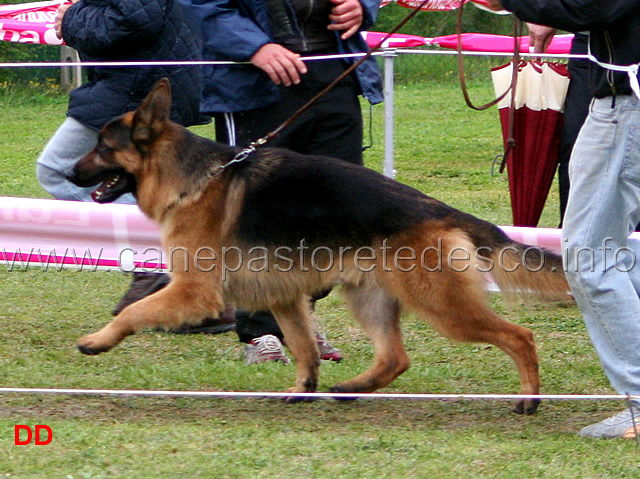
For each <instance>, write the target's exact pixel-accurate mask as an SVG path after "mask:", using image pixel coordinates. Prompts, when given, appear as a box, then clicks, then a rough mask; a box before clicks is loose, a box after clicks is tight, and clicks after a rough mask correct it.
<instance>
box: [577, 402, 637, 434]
mask: <svg viewBox="0 0 640 479" xmlns="http://www.w3.org/2000/svg"><path fill="white" fill-rule="evenodd" d="M638 433H640V407H639V406H637V405H635V404H634V405H632V406H631V407H629V408H627V409H625V410H624V411H622V412H619V413H618V414H616V415H615V416H611V417H608V418H607V419H605V420H603V421H600V422H598V423H595V424H592V425H590V426H587V427H585V428H583V429H582V431H580V432H579V433H578V435H579V436H582V437H599V438H603V439H613V438H615V437H621V438H623V439H635V438H636V436H638Z"/></svg>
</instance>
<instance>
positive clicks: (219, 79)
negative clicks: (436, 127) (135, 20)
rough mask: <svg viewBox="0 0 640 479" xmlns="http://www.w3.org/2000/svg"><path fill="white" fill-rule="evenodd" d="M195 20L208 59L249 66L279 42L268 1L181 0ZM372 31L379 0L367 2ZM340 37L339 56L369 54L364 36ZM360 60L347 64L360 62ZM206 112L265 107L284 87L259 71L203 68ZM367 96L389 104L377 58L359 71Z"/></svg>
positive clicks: (365, 24) (366, 22)
mask: <svg viewBox="0 0 640 479" xmlns="http://www.w3.org/2000/svg"><path fill="white" fill-rule="evenodd" d="M180 1H181V2H183V3H184V4H185V6H186V7H187V8H188V11H189V15H191V16H195V17H197V19H198V21H199V22H200V25H201V27H202V32H201V34H202V38H203V41H204V47H203V56H204V60H231V61H236V62H249V60H250V59H251V57H252V56H253V55H254V54H255V53H256V52H257V51H258V50H259V49H260V48H261V47H262V46H263V45H265V44H267V43H274V36H273V33H272V32H271V29H270V26H269V18H268V13H267V6H266V1H265V0H180ZM361 4H362V6H363V11H364V19H363V23H362V25H361V29H362V30H366V29H367V28H369V27H370V26H371V25H373V23H374V22H375V19H376V18H377V15H378V9H379V4H380V2H379V0H361ZM336 35H337V44H338V51H337V53H360V52H366V51H368V46H367V44H366V42H365V41H364V39H363V38H362V36H361V35H359V34H355V35H353V36H352V37H351V38H349V39H348V40H346V41H343V40H340V38H339V35H338V34H336ZM357 60H358V59H357V58H356V59H355V60H354V59H347V60H345V61H348V62H355V61H357ZM202 72H203V77H204V78H203V85H204V86H203V96H202V105H201V110H202V111H203V112H206V113H220V112H237V111H247V110H253V109H256V108H261V107H264V106H267V105H270V104H272V103H276V102H277V101H279V99H280V95H279V93H278V86H277V85H275V84H274V83H273V82H272V81H271V80H270V79H269V77H268V76H267V74H266V73H264V72H263V71H262V70H260V69H259V68H257V67H255V66H253V65H251V64H245V65H213V66H208V65H206V66H204V67H203V70H202ZM355 74H356V77H357V79H358V83H359V86H360V89H361V91H362V94H363V96H364V97H365V98H367V100H369V102H371V103H372V104H376V103H380V102H381V101H382V100H383V95H382V79H381V75H380V71H379V69H378V65H377V63H376V61H375V59H374V58H368V59H367V61H365V62H364V63H362V64H361V65H360V66H359V67H358V68H357V69H356V72H355Z"/></svg>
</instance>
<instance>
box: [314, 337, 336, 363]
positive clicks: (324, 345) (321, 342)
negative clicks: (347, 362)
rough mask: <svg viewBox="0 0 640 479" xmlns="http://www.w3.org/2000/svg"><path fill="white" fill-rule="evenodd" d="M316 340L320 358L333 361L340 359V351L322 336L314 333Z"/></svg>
mask: <svg viewBox="0 0 640 479" xmlns="http://www.w3.org/2000/svg"><path fill="white" fill-rule="evenodd" d="M316 340H317V341H318V349H319V350H320V359H324V360H325V361H335V362H337V363H339V362H340V361H342V352H341V351H340V350H339V349H337V348H334V347H333V346H332V345H331V344H330V343H329V341H327V339H326V338H325V337H324V336H321V335H320V334H316Z"/></svg>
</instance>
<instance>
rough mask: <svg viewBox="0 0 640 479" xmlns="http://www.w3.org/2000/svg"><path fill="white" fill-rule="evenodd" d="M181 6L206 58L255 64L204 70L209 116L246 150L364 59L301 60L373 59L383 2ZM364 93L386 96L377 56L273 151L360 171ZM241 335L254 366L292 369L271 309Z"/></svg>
mask: <svg viewBox="0 0 640 479" xmlns="http://www.w3.org/2000/svg"><path fill="white" fill-rule="evenodd" d="M182 1H183V2H184V3H185V4H186V5H187V6H188V8H190V11H191V12H192V14H193V15H194V16H195V17H197V19H198V21H199V22H200V24H201V26H202V32H201V33H202V36H203V45H204V50H203V55H204V59H205V60H232V61H237V62H247V64H235V65H214V66H211V67H208V66H205V67H204V68H203V82H204V89H203V95H202V105H201V108H202V111H203V112H205V113H207V114H210V115H212V116H214V118H215V122H216V139H217V140H218V141H221V142H224V143H228V144H232V145H238V146H248V145H249V144H250V143H251V142H252V141H255V140H257V139H259V138H261V137H262V136H264V135H265V134H267V133H269V132H270V131H272V130H273V129H275V128H276V127H278V126H279V125H280V124H281V123H282V122H284V121H285V120H286V119H287V118H289V117H290V116H291V115H292V114H293V113H294V112H296V111H297V110H298V109H299V108H300V107H301V106H302V105H303V104H305V103H306V102H307V101H308V100H309V99H310V98H312V97H313V96H314V95H315V94H316V93H318V92H319V91H321V90H322V89H323V88H324V87H325V86H327V85H328V84H330V83H331V82H332V81H333V80H334V79H335V78H336V77H338V76H339V75H340V74H341V73H342V72H344V70H345V69H346V68H347V67H348V65H349V64H350V63H352V62H354V61H356V60H357V59H349V60H335V59H334V60H317V61H307V62H303V61H302V60H301V59H300V58H301V56H311V55H316V56H318V55H327V54H336V53H355V52H366V51H367V49H368V48H367V45H366V43H365V41H364V40H363V38H362V37H361V35H359V32H360V31H361V30H363V29H366V28H368V27H370V26H371V25H372V24H373V22H374V21H375V19H376V16H377V13H378V9H379V6H380V5H379V1H378V0H265V1H264V2H256V1H253V0H182ZM360 94H362V95H364V96H365V97H366V98H367V99H368V100H369V101H370V102H371V103H372V104H375V103H379V102H381V101H382V99H383V96H382V81H381V77H380V73H379V71H378V67H377V64H376V62H375V60H374V59H373V58H369V59H368V60H367V61H365V62H363V63H362V64H361V65H360V66H359V67H358V68H357V69H356V70H355V72H354V73H353V74H351V75H349V76H347V77H346V78H345V79H344V80H342V81H341V82H340V83H339V84H337V85H336V86H335V87H334V88H333V89H331V90H330V91H329V92H328V93H327V94H326V95H324V96H323V97H322V98H321V99H320V100H319V101H318V102H316V103H315V104H314V105H313V106H312V107H311V108H310V109H309V110H308V111H307V112H305V113H304V114H303V115H302V116H301V117H299V118H298V119H297V120H296V122H295V123H294V124H292V125H291V126H290V127H288V128H287V129H285V130H283V131H282V132H281V133H280V135H279V136H277V137H276V138H275V139H274V140H273V141H271V142H269V144H268V145H266V146H269V147H276V146H277V147H284V148H288V149H290V150H293V151H296V152H298V153H303V154H312V155H324V156H331V157H334V158H338V159H341V160H344V161H348V162H351V163H357V164H362V163H363V160H362V130H363V128H362V123H363V122H362V113H361V110H360V100H359V95H360ZM295 207H296V205H291V208H295ZM316 299H317V298H316ZM236 330H237V332H238V336H239V339H240V340H241V341H242V342H245V343H247V346H246V348H245V350H246V357H247V361H248V362H249V363H250V364H253V363H258V362H262V361H266V360H275V361H282V362H285V363H286V362H288V359H287V357H286V355H285V353H284V350H283V349H282V344H281V342H282V340H283V339H284V338H283V337H282V332H281V331H280V328H279V327H278V324H277V323H276V321H275V318H274V317H273V315H272V314H271V312H270V311H260V312H257V313H254V314H249V313H247V312H243V311H237V312H236ZM285 340H286V339H285ZM318 346H319V349H320V353H321V357H322V358H323V359H332V360H340V359H341V358H342V355H341V354H340V352H339V351H338V350H336V349H335V348H334V347H333V346H331V345H330V344H329V343H328V342H327V341H326V339H325V338H323V337H322V336H320V335H319V336H318Z"/></svg>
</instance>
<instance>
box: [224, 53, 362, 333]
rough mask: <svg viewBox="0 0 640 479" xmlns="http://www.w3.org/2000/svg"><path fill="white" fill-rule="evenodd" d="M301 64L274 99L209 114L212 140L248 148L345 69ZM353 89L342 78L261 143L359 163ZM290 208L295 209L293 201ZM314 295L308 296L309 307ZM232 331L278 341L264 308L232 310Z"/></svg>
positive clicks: (338, 64)
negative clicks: (297, 75)
mask: <svg viewBox="0 0 640 479" xmlns="http://www.w3.org/2000/svg"><path fill="white" fill-rule="evenodd" d="M306 65H307V70H308V71H307V73H306V74H304V75H303V76H302V81H301V82H300V84H298V85H291V86H289V87H285V86H281V87H280V94H281V97H282V98H281V101H280V102H278V103H275V104H273V105H269V106H267V107H264V108H259V109H256V110H250V111H244V112H233V113H224V114H222V113H216V114H214V115H213V117H214V118H215V122H216V123H215V126H216V140H217V141H219V142H222V143H227V144H232V145H238V146H248V145H249V144H250V143H251V142H252V141H255V140H257V139H259V138H262V137H263V136H264V135H266V134H267V133H269V132H271V131H272V130H274V129H275V128H277V127H278V126H280V125H281V124H282V123H283V122H284V121H285V120H287V119H288V118H289V117H290V116H291V115H293V114H294V113H295V112H296V111H297V110H298V109H299V108H300V107H301V106H302V105H304V104H306V103H307V101H309V99H311V98H312V97H313V96H314V95H315V94H316V93H318V92H320V91H322V90H323V89H324V88H325V87H326V86H327V85H329V84H330V83H331V82H332V81H333V80H334V79H335V78H336V77H338V76H339V75H340V74H341V73H342V72H343V71H344V70H345V69H346V65H345V64H344V62H342V61H340V60H318V61H308V62H306ZM359 93H360V91H359V87H358V83H357V81H356V80H355V78H353V77H352V76H348V77H346V78H345V79H343V80H342V81H340V82H339V83H338V84H337V85H336V86H335V87H334V88H332V89H331V90H329V92H327V93H326V94H325V95H324V96H322V97H321V98H320V99H319V100H318V101H317V102H316V103H314V104H313V106H311V108H309V109H308V110H307V111H306V112H305V113H303V114H302V115H301V116H300V117H299V118H298V119H297V120H296V121H295V122H294V123H293V124H292V125H290V126H289V127H287V128H286V129H284V130H283V131H282V132H281V133H280V134H279V135H278V136H277V137H276V138H274V139H273V140H272V141H271V142H269V144H267V145H265V146H270V147H274V146H277V147H281V148H287V149H290V150H292V151H295V152H297V153H302V154H309V155H322V156H330V157H333V158H337V159H340V160H344V161H348V162H350V163H356V164H360V165H361V164H362V163H363V161H362V112H361V109H360V101H359V98H358V95H359ZM292 207H293V208H295V205H292ZM327 294H329V291H326V292H324V293H323V295H324V296H326V295H327ZM323 295H319V297H323ZM319 297H316V298H314V300H313V301H312V305H313V303H315V300H317V299H319ZM236 332H237V334H238V337H239V339H240V341H242V342H245V343H247V342H249V341H251V340H252V339H254V338H257V337H260V336H264V335H265V334H273V335H274V336H277V337H278V338H280V340H282V339H283V335H282V332H281V331H280V328H279V327H278V323H277V322H276V320H275V318H274V317H273V314H271V312H270V311H260V312H257V313H253V314H249V313H247V312H245V311H237V312H236Z"/></svg>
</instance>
